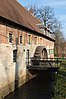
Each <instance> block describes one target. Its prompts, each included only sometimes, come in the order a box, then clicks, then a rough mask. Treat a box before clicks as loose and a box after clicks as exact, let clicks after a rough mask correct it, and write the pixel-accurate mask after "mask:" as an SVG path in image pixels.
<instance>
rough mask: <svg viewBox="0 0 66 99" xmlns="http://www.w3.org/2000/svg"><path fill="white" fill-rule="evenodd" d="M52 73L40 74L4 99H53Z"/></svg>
mask: <svg viewBox="0 0 66 99" xmlns="http://www.w3.org/2000/svg"><path fill="white" fill-rule="evenodd" d="M52 84H53V78H52V73H49V72H47V73H42V72H41V73H39V74H38V75H37V76H36V77H34V78H33V79H31V80H29V81H28V82H27V83H25V84H24V85H22V86H21V87H20V88H19V89H18V90H17V91H16V92H12V93H11V94H9V95H8V96H6V97H5V98H4V99H51V98H52V97H51V91H52Z"/></svg>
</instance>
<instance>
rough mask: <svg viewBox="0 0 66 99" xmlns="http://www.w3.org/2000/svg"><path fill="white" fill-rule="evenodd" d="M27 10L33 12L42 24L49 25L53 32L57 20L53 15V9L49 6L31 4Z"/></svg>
mask: <svg viewBox="0 0 66 99" xmlns="http://www.w3.org/2000/svg"><path fill="white" fill-rule="evenodd" d="M29 11H30V12H32V13H33V15H34V16H36V17H37V18H39V19H40V20H41V22H42V24H43V25H44V26H47V27H49V28H50V29H51V30H52V31H54V32H55V29H56V28H57V24H58V20H57V19H56V17H55V15H54V9H53V8H51V7H49V6H45V7H43V6H41V7H37V6H35V5H31V6H30V8H29Z"/></svg>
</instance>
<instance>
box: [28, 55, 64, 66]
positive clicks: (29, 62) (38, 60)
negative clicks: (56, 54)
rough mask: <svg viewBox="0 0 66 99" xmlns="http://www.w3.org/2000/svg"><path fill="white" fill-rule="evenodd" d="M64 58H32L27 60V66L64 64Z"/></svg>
mask: <svg viewBox="0 0 66 99" xmlns="http://www.w3.org/2000/svg"><path fill="white" fill-rule="evenodd" d="M61 59H62V58H36V57H30V58H27V60H28V61H27V65H28V66H29V65H30V64H31V63H32V62H39V63H40V62H45V63H47V62H48V63H55V64H57V66H58V64H59V63H61V62H62V60H61Z"/></svg>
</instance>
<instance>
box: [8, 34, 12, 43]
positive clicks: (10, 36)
mask: <svg viewBox="0 0 66 99" xmlns="http://www.w3.org/2000/svg"><path fill="white" fill-rule="evenodd" d="M9 42H11V43H12V34H11V33H9Z"/></svg>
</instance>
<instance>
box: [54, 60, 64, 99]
mask: <svg viewBox="0 0 66 99" xmlns="http://www.w3.org/2000/svg"><path fill="white" fill-rule="evenodd" d="M55 79H56V80H55V82H54V85H53V90H52V99H66V62H63V63H62V65H61V67H60V69H59V72H58V74H55Z"/></svg>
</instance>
